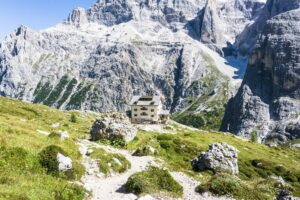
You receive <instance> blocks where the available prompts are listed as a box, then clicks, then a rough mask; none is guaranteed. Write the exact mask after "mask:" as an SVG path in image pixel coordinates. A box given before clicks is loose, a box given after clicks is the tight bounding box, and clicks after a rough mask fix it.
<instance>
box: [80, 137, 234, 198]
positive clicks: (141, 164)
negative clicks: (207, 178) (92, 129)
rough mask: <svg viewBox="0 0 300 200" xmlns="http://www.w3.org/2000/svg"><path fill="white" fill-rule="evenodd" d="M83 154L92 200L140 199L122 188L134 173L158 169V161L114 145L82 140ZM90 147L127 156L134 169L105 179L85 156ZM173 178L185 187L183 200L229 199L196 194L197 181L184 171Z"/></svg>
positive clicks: (172, 173)
mask: <svg viewBox="0 0 300 200" xmlns="http://www.w3.org/2000/svg"><path fill="white" fill-rule="evenodd" d="M78 144H79V145H80V152H81V154H82V155H83V165H84V166H85V168H86V175H85V176H84V177H83V178H82V182H83V183H84V187H85V188H86V189H87V190H89V191H91V192H92V197H91V198H90V199H91V200H136V199H138V197H137V196H136V195H134V194H127V193H125V191H124V189H123V188H122V186H123V185H124V184H125V183H126V181H127V179H128V178H129V177H130V176H131V175H132V174H134V173H136V172H139V171H142V170H145V169H147V167H148V166H150V165H154V166H159V165H158V164H157V162H155V158H153V157H151V156H143V157H137V156H132V155H131V153H130V152H128V151H126V150H120V149H116V148H113V147H111V146H105V145H100V144H96V143H93V142H90V141H88V140H81V141H80V142H79V143H78ZM91 148H102V149H104V150H106V151H107V152H109V153H118V154H121V155H123V156H124V157H126V159H127V160H128V161H129V162H130V163H131V169H129V170H128V171H127V172H125V173H122V174H113V175H112V176H110V177H105V176H104V174H102V173H101V172H100V171H99V167H98V165H97V161H96V160H95V159H91V158H90V157H88V156H86V153H87V152H88V151H89V149H91ZM170 173H171V175H172V176H173V178H174V179H175V180H176V181H177V182H178V183H179V184H180V185H182V186H183V192H184V194H183V198H181V199H183V200H228V198H225V197H213V196H211V195H210V194H207V193H206V194H203V195H200V194H199V193H196V192H195V188H196V186H197V185H198V182H197V181H196V180H194V179H193V178H191V177H189V176H187V175H186V174H184V173H182V172H170ZM140 199H141V200H166V199H168V200H170V199H172V198H169V197H168V198H162V197H156V198H154V197H152V196H151V195H146V196H145V197H141V198H140Z"/></svg>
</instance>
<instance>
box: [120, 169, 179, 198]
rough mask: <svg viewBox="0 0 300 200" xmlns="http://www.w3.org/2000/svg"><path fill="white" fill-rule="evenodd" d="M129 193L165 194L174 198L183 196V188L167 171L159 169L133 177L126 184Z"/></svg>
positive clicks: (149, 170)
mask: <svg viewBox="0 0 300 200" xmlns="http://www.w3.org/2000/svg"><path fill="white" fill-rule="evenodd" d="M125 189H126V191H127V192H132V193H134V194H153V193H160V192H165V193H168V194H171V195H172V196H181V195H182V193H183V188H182V186H181V185H179V183H177V182H176V181H175V180H174V179H173V177H172V176H171V175H170V173H169V172H168V171H167V170H163V169H159V168H157V167H150V168H149V169H147V170H145V171H142V172H138V173H135V174H133V175H131V176H130V177H129V178H128V180H127V182H126V184H125Z"/></svg>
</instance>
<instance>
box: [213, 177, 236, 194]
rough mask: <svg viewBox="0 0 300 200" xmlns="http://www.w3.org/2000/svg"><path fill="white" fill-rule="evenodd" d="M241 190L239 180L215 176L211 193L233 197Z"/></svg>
mask: <svg viewBox="0 0 300 200" xmlns="http://www.w3.org/2000/svg"><path fill="white" fill-rule="evenodd" d="M240 189H241V185H240V183H239V181H238V180H237V178H235V177H233V176H230V175H220V176H219V175H218V176H215V177H214V178H213V179H212V180H211V183H210V186H209V191H211V192H212V193H214V194H217V195H233V194H234V193H235V192H236V191H238V190H240Z"/></svg>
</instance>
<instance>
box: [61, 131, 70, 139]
mask: <svg viewBox="0 0 300 200" xmlns="http://www.w3.org/2000/svg"><path fill="white" fill-rule="evenodd" d="M67 138H70V136H69V134H68V132H67V131H63V132H61V133H60V139H61V140H65V139H67Z"/></svg>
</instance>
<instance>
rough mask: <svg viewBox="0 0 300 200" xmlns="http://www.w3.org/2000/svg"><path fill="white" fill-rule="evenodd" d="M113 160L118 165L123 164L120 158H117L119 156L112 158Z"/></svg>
mask: <svg viewBox="0 0 300 200" xmlns="http://www.w3.org/2000/svg"><path fill="white" fill-rule="evenodd" d="M112 160H113V161H114V162H115V163H116V164H117V165H120V166H122V163H121V162H120V160H119V159H117V158H115V157H114V158H112Z"/></svg>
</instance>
